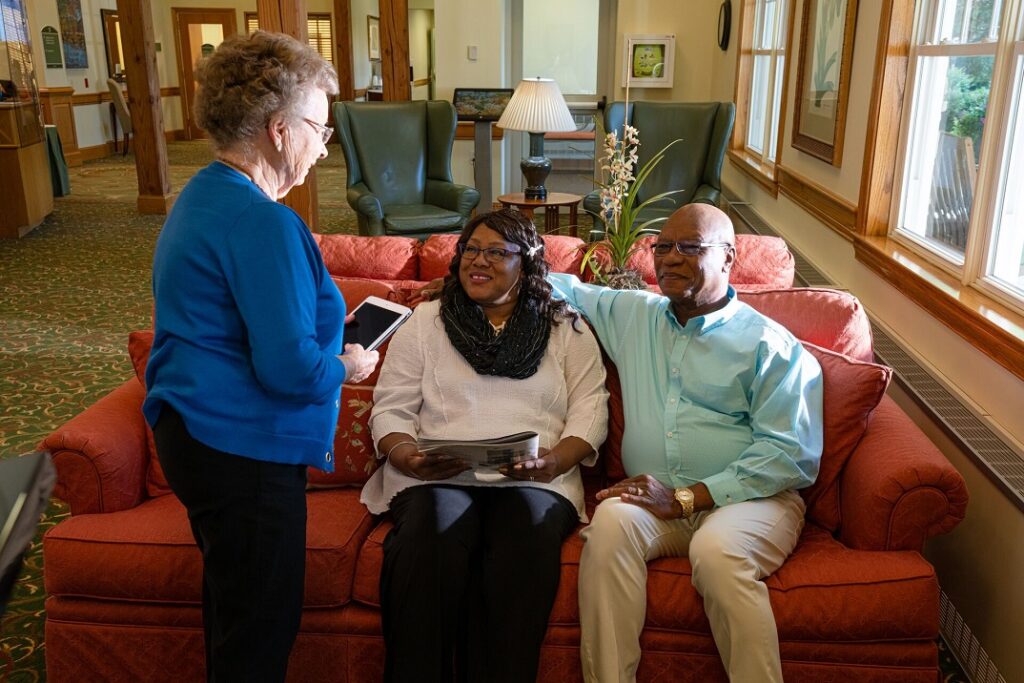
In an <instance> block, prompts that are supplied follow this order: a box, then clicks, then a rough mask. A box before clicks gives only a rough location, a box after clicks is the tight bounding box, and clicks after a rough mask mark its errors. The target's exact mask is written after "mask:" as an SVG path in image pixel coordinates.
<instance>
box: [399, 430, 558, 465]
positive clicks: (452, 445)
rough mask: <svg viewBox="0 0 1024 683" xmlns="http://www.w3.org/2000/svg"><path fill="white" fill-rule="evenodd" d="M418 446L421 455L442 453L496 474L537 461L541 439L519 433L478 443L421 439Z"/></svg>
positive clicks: (529, 433) (533, 434)
mask: <svg viewBox="0 0 1024 683" xmlns="http://www.w3.org/2000/svg"><path fill="white" fill-rule="evenodd" d="M418 446H419V449H420V452H422V453H432V452H438V453H444V454H445V455H450V456H451V457H453V458H460V459H462V460H464V461H466V463H467V464H468V465H470V466H472V467H473V468H474V469H486V470H496V469H498V468H499V467H501V466H502V465H511V464H514V463H517V462H521V461H523V460H532V459H534V458H536V457H537V452H538V449H539V447H540V437H539V436H538V435H537V432H519V433H517V434H509V435H508V436H499V437H496V438H494V439H482V440H479V441H457V440H444V439H420V440H419V442H418Z"/></svg>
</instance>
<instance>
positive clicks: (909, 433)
mask: <svg viewBox="0 0 1024 683" xmlns="http://www.w3.org/2000/svg"><path fill="white" fill-rule="evenodd" d="M841 476H842V479H841V482H840V496H839V500H840V504H839V505H840V519H841V525H842V526H841V528H840V532H839V538H840V540H841V541H842V542H843V543H844V544H846V545H847V546H849V547H851V548H855V549H859V550H916V551H918V552H920V551H921V549H922V548H923V547H924V542H925V540H927V539H928V538H929V537H931V536H936V535H938V534H944V533H946V532H948V531H951V530H952V529H953V528H954V527H955V526H956V525H957V524H959V523H960V521H961V520H962V519H963V518H964V513H965V511H966V509H967V498H968V496H967V486H966V484H965V483H964V480H963V477H962V476H960V473H959V472H957V471H956V469H955V468H954V467H953V465H952V464H950V462H949V461H948V460H947V459H946V456H944V455H943V454H942V453H941V452H940V451H939V449H938V448H937V447H936V446H935V444H933V443H932V442H931V441H930V440H929V439H928V437H927V436H925V434H924V432H922V431H921V430H920V429H919V428H918V427H917V425H915V424H914V422H913V421H912V420H911V419H910V417H908V416H907V414H906V413H904V412H903V410H902V409H900V408H899V406H897V405H896V403H895V402H894V401H893V400H892V399H891V398H889V397H888V396H885V397H883V398H882V402H881V403H880V404H879V405H878V408H876V409H875V412H874V413H872V415H871V418H870V420H869V421H868V428H867V431H866V432H865V433H864V437H863V439H861V442H860V444H858V446H857V448H856V449H855V450H854V452H853V454H852V455H851V456H850V460H849V462H848V463H847V464H846V467H845V468H844V469H843V474H842V475H841Z"/></svg>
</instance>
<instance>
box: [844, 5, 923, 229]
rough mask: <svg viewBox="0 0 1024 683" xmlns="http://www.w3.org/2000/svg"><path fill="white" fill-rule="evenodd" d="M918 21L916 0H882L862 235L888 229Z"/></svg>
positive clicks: (863, 180)
mask: <svg viewBox="0 0 1024 683" xmlns="http://www.w3.org/2000/svg"><path fill="white" fill-rule="evenodd" d="M913 26H914V3H912V2H899V1H898V0H885V1H884V2H883V3H882V16H881V18H880V20H879V29H878V46H877V47H876V51H875V80H874V85H873V86H872V90H871V103H870V105H869V108H868V130H867V140H866V143H865V145H864V170H863V172H862V174H861V181H860V200H859V202H858V203H859V205H860V213H859V215H858V220H857V232H858V233H860V234H862V235H887V234H888V233H889V213H890V211H891V209H892V188H893V183H894V180H895V177H896V154H895V150H896V149H898V148H899V144H900V121H901V119H902V116H903V98H904V93H905V92H906V88H907V69H908V66H909V62H910V39H911V37H912V35H913Z"/></svg>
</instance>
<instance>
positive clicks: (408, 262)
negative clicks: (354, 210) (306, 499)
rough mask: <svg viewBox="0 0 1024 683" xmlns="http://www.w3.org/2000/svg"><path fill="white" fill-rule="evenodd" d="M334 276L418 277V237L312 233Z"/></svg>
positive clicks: (379, 278) (328, 269)
mask: <svg viewBox="0 0 1024 683" xmlns="http://www.w3.org/2000/svg"><path fill="white" fill-rule="evenodd" d="M313 239H315V240H316V243H317V244H319V245H320V253H321V254H322V255H323V259H324V265H326V266H327V272H328V273H330V274H331V275H341V276H345V277H363V278H370V279H374V280H414V279H416V278H417V277H418V275H419V273H418V270H419V268H418V259H419V257H418V254H419V248H420V243H419V240H416V239H413V238H412V237H392V236H388V237H384V236H381V237H362V236H357V235H321V234H318V233H313Z"/></svg>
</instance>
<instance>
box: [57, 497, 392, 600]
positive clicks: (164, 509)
mask: <svg viewBox="0 0 1024 683" xmlns="http://www.w3.org/2000/svg"><path fill="white" fill-rule="evenodd" d="M306 501H307V506H308V513H307V519H308V521H307V525H306V586H305V600H304V605H305V606H307V607H335V606H340V605H344V604H346V603H347V602H348V601H349V599H350V597H351V585H352V574H353V571H354V570H355V563H356V555H357V553H358V550H359V546H360V545H362V543H363V541H364V540H365V539H366V535H367V534H368V533H369V531H370V529H371V527H372V524H373V519H372V517H371V515H370V513H369V512H368V511H367V510H366V508H365V507H363V505H361V504H360V503H359V491H357V490H354V489H336V490H331V491H314V492H310V493H309V494H307V496H306ZM43 546H44V553H45V556H46V575H45V583H46V591H47V593H49V594H50V595H60V596H71V597H86V598H94V599H106V600H126V601H132V602H150V603H169V604H182V603H186V604H189V603H190V604H199V603H200V601H201V591H202V557H201V556H200V553H199V550H198V549H197V548H196V544H195V540H194V539H193V537H192V531H191V529H190V527H189V523H188V517H187V515H186V514H185V509H184V507H183V506H182V505H181V503H180V502H178V499H177V497H175V496H160V497H159V498H152V499H150V500H147V501H145V502H144V503H142V504H141V505H139V506H138V507H135V508H132V509H130V510H123V511H121V512H111V513H107V514H96V515H75V516H74V517H71V518H69V519H66V520H64V521H63V522H61V523H60V524H58V525H57V526H55V527H53V528H52V529H50V530H49V531H48V532H47V533H46V536H45V537H44V539H43Z"/></svg>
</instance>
